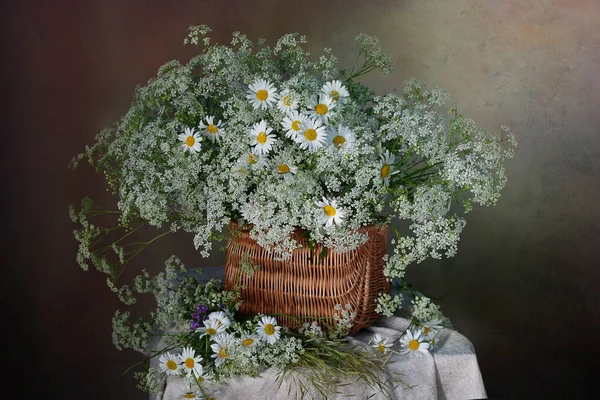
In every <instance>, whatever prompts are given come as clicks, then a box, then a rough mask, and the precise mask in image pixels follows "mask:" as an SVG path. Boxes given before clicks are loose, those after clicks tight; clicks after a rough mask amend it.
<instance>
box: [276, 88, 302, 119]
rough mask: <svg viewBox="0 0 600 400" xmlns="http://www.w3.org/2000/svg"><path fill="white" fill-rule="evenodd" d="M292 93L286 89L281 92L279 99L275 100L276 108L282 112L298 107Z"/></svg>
mask: <svg viewBox="0 0 600 400" xmlns="http://www.w3.org/2000/svg"><path fill="white" fill-rule="evenodd" d="M294 97H295V96H294V94H293V93H292V92H290V91H289V90H288V89H286V90H284V91H283V92H281V94H280V95H279V100H278V101H277V108H278V109H279V111H281V112H282V113H285V114H287V113H289V112H292V111H294V110H295V109H296V108H297V107H298V103H297V102H296V101H295V98H294Z"/></svg>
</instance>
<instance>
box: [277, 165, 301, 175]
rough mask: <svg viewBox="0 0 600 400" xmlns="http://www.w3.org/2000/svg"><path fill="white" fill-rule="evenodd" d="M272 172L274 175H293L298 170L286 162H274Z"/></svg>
mask: <svg viewBox="0 0 600 400" xmlns="http://www.w3.org/2000/svg"><path fill="white" fill-rule="evenodd" d="M273 172H275V173H276V174H290V173H291V174H295V173H296V172H298V168H297V167H296V166H295V165H292V164H290V163H287V162H276V163H275V164H274V165H273Z"/></svg>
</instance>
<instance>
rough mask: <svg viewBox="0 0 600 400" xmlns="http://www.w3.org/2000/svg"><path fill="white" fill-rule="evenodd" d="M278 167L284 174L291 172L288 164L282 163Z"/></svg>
mask: <svg viewBox="0 0 600 400" xmlns="http://www.w3.org/2000/svg"><path fill="white" fill-rule="evenodd" d="M277 168H278V169H279V172H280V173H282V174H287V173H288V172H290V167H289V166H288V165H287V164H281V165H280V166H279V167H277Z"/></svg>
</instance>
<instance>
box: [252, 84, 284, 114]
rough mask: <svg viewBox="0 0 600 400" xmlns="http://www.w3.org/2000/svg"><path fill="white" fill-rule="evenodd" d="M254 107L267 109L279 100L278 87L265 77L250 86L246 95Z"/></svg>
mask: <svg viewBox="0 0 600 400" xmlns="http://www.w3.org/2000/svg"><path fill="white" fill-rule="evenodd" d="M246 97H247V98H248V100H250V102H251V103H252V107H254V109H258V108H260V109H262V110H266V109H267V108H269V107H271V106H272V105H273V104H274V103H275V102H276V101H277V88H276V87H275V86H273V84H271V83H270V82H267V81H266V80H264V79H258V80H256V81H255V82H254V83H253V84H251V85H250V86H248V95H247V96H246Z"/></svg>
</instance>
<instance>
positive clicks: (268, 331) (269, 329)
mask: <svg viewBox="0 0 600 400" xmlns="http://www.w3.org/2000/svg"><path fill="white" fill-rule="evenodd" d="M265 333H266V334H267V335H269V336H270V335H272V334H274V333H275V327H274V326H273V325H272V324H266V325H265Z"/></svg>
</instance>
